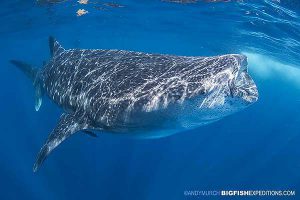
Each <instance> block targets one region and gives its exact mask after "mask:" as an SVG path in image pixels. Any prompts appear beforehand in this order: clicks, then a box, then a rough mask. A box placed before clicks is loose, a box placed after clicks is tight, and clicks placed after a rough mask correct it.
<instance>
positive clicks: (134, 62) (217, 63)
mask: <svg viewBox="0 0 300 200" xmlns="http://www.w3.org/2000/svg"><path fill="white" fill-rule="evenodd" d="M49 43H50V53H51V59H50V61H49V62H48V63H46V64H44V67H43V68H42V69H38V68H34V67H31V66H30V65H28V64H25V63H23V62H21V61H16V60H11V63H13V64H14V65H16V66H17V67H18V68H19V69H21V70H22V71H23V72H24V73H25V74H26V75H27V76H28V77H29V78H30V79H31V81H32V83H33V85H34V88H35V91H36V105H35V108H36V110H39V108H40V106H41V104H42V96H43V94H46V95H47V96H48V97H50V99H52V100H53V101H54V102H55V103H56V104H58V105H59V106H60V107H62V108H63V109H64V113H63V114H62V115H61V117H60V119H59V122H58V124H57V126H56V127H55V128H54V130H53V131H52V132H51V133H50V135H49V137H48V139H47V140H46V143H45V144H44V146H43V147H42V148H41V150H40V152H39V154H38V156H37V160H36V162H35V164H34V167H33V170H34V171H37V169H38V168H39V167H40V165H41V164H42V162H43V161H44V160H45V158H46V157H47V156H48V155H49V153H50V152H51V151H52V150H53V149H54V148H56V147H57V146H58V145H59V144H60V143H61V142H63V141H64V140H65V139H67V138H68V137H70V136H71V135H73V134H74V133H77V132H80V131H82V132H84V133H87V134H90V135H92V136H95V135H96V134H95V132H96V131H102V132H110V133H119V134H122V135H130V136H137V137H142V138H157V137H163V136H167V135H171V134H174V133H177V132H180V131H183V130H187V129H192V128H196V127H199V126H201V125H204V124H207V123H211V122H214V121H216V120H219V119H221V118H223V117H224V116H227V115H229V114H232V113H234V112H237V111H239V110H242V109H244V108H246V107H247V106H249V105H250V104H252V103H254V102H256V101H257V99H258V91H257V88H256V85H255V83H254V81H253V80H252V79H251V77H250V75H249V74H248V72H247V58H246V56H244V55H238V54H230V55H222V56H213V57H198V56H196V57H188V56H173V55H161V54H150V53H141V52H133V51H124V50H99V49H96V50H92V49H86V50H85V49H69V50H65V49H64V48H63V47H62V46H61V45H60V44H59V43H58V42H57V41H56V40H55V39H54V38H52V37H50V39H49Z"/></svg>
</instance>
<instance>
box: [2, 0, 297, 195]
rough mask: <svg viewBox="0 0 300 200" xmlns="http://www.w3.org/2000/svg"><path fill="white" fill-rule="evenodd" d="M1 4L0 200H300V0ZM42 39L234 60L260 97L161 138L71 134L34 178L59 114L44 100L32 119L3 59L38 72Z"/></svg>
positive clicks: (25, 83) (23, 89)
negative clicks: (229, 193) (269, 193)
mask: <svg viewBox="0 0 300 200" xmlns="http://www.w3.org/2000/svg"><path fill="white" fill-rule="evenodd" d="M0 5H1V6H0V10H1V12H0V24H1V26H0V46H1V56H0V58H1V59H0V65H1V67H0V70H1V72H0V74H1V79H0V85H1V93H0V94H1V117H0V124H1V139H0V199H43V200H47V199H49V200H53V199H112V200H114V199H118V200H120V199H130V200H133V199H139V200H141V199H143V200H144V199H145V200H153V199H155V200H157V199H172V200H177V199H179V200H180V199H196V198H200V197H193V196H186V195H184V191H187V190H295V191H296V196H294V197H281V198H280V199H292V198H294V199H299V198H300V197H299V195H297V192H299V191H300V190H299V189H300V173H299V168H300V148H299V144H300V130H299V125H300V18H299V15H300V2H299V1H298V0H261V1H257V0H255V1H254V0H253V1H251V0H249V1H247V0H244V1H241V0H240V1H233V0H232V1H229V0H227V1H220V0H218V1H216V0H215V1H208V0H206V1H200V0H199V1H196V0H182V1H177V0H169V1H167V0H166V1H160V0H123V1H122V0H119V1H117V0H116V1H114V2H105V1H98V0H89V1H87V2H86V1H84V0H81V1H79V2H77V1H73V0H65V1H63V0H39V1H35V0H11V1H8V0H3V1H1V3H0ZM80 9H83V10H80ZM77 12H78V13H77ZM50 35H52V36H54V37H56V38H57V39H58V41H60V43H61V44H62V45H63V46H64V47H65V48H85V49H87V48H94V49H95V48H97V49H100V48H101V49H124V50H134V51H142V52H153V53H161V54H174V55H186V56H213V55H221V54H229V53H243V54H245V55H247V56H248V63H249V71H250V74H251V76H252V78H253V79H254V80H255V82H256V84H257V86H258V89H259V94H260V98H259V101H258V102H257V103H255V104H254V105H252V106H251V107H249V108H247V109H245V110H243V111H242V112H239V113H236V114H234V115H231V116H228V117H226V118H224V119H222V120H220V121H218V122H216V123H213V124H210V125H207V126H203V127H199V128H197V129H195V130H192V131H188V132H183V133H180V134H177V135H173V136H170V137H166V138H161V139H155V140H136V139H128V138H123V137H117V136H114V135H110V134H104V135H99V136H98V138H92V137H89V136H86V135H84V134H75V135H74V136H73V137H72V139H70V140H67V141H66V142H64V144H63V145H60V146H59V147H58V148H57V150H55V151H54V152H53V153H52V154H51V156H49V158H48V159H47V160H46V161H45V163H44V165H43V166H42V167H41V169H40V170H39V171H38V172H37V173H33V171H32V167H33V163H34V161H35V158H36V155H37V153H38V151H39V150H40V147H41V146H42V144H43V143H44V141H45V139H46V138H47V136H48V134H49V133H50V131H51V130H52V129H53V128H54V126H55V124H56V122H57V120H58V117H59V116H60V113H61V112H62V111H61V110H60V108H58V107H57V106H56V105H55V104H54V103H53V102H51V101H50V100H49V99H47V98H44V102H43V105H42V107H41V109H40V111H39V112H35V111H34V90H33V88H32V84H31V83H30V81H29V80H28V79H27V78H26V77H25V76H24V75H23V74H22V73H21V72H20V71H19V70H18V69H16V68H15V67H14V66H13V65H11V64H10V63H9V60H10V59H18V60H23V61H26V62H28V63H31V64H32V65H34V66H36V67H42V63H43V61H46V60H48V59H49V57H50V54H49V48H48V37H49V36H50ZM202 198H203V197H201V199H202ZM208 198H213V199H218V197H212V196H210V197H208ZM256 198H257V199H274V197H263V198H261V197H252V199H256Z"/></svg>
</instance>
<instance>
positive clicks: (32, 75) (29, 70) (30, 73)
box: [10, 60, 43, 111]
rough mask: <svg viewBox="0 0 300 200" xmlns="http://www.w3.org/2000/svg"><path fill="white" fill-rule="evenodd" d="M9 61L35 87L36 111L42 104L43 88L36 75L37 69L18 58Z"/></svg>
mask: <svg viewBox="0 0 300 200" xmlns="http://www.w3.org/2000/svg"><path fill="white" fill-rule="evenodd" d="M10 62H11V63H12V64H13V65H15V66H16V67H17V68H18V69H20V70H21V71H22V72H24V74H25V75H26V76H27V77H28V78H29V79H30V80H31V82H32V84H33V86H34V89H35V110H36V111H38V110H39V109H40V107H41V105H42V96H43V89H42V85H41V81H40V79H39V77H38V74H39V73H38V72H39V70H38V69H37V68H35V67H32V66H31V65H29V64H27V63H24V62H22V61H18V60H10Z"/></svg>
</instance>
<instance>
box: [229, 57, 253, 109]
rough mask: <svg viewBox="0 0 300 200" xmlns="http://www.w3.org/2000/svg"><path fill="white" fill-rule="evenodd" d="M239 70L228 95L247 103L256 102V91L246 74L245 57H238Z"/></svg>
mask: <svg viewBox="0 0 300 200" xmlns="http://www.w3.org/2000/svg"><path fill="white" fill-rule="evenodd" d="M239 65H240V66H239V68H238V71H237V73H236V76H235V78H234V79H233V80H232V83H230V86H229V88H230V94H231V96H232V97H239V98H242V99H243V100H245V101H246V102H248V103H254V102H256V101H257V100H258V90H257V86H256V84H255V83H254V81H253V79H252V78H251V76H250V75H249V73H248V62H247V57H246V56H243V55H242V56H240V57H239Z"/></svg>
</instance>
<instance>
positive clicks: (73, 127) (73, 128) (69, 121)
mask: <svg viewBox="0 0 300 200" xmlns="http://www.w3.org/2000/svg"><path fill="white" fill-rule="evenodd" d="M87 127H88V125H87V124H86V123H84V122H83V121H82V120H79V119H78V118H77V117H76V115H73V114H65V113H64V114H62V115H61V116H60V119H59V122H58V124H57V125H56V127H55V128H54V129H53V131H52V132H51V133H50V135H49V137H48V139H47V141H46V143H45V144H44V146H43V147H42V148H41V150H40V152H39V154H38V156H37V159H36V162H35V163H34V166H33V171H34V172H36V171H37V170H38V168H39V167H40V166H41V165H42V163H43V162H44V160H45V159H46V158H47V156H48V155H49V154H50V153H51V152H52V150H53V149H55V148H56V147H57V146H58V145H59V144H60V143H62V142H63V141H64V140H65V139H67V138H68V137H70V136H71V135H73V134H74V133H76V132H79V131H81V130H84V129H86V128H87Z"/></svg>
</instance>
